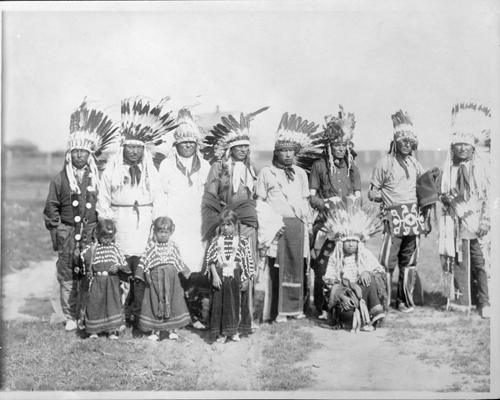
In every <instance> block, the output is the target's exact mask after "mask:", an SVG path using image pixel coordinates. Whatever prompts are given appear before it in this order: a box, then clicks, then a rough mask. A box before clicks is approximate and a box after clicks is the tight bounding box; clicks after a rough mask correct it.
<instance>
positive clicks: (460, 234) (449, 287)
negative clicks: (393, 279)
mask: <svg viewBox="0 0 500 400" xmlns="http://www.w3.org/2000/svg"><path fill="white" fill-rule="evenodd" d="M490 124H491V113H490V109H489V108H487V107H485V106H482V105H478V104H475V103H459V104H457V105H455V106H454V107H453V109H452V123H451V141H450V142H451V143H450V144H451V145H450V151H449V154H448V157H447V159H446V161H445V164H444V167H443V175H442V178H441V183H440V193H441V196H440V199H441V202H442V204H443V207H442V214H441V216H440V220H439V254H440V255H441V263H442V267H443V283H444V291H445V295H446V297H447V308H448V309H449V308H452V307H453V308H459V309H465V311H466V312H469V311H470V309H471V306H472V305H473V304H475V305H476V307H477V310H478V312H479V314H480V315H481V316H482V317H483V318H489V317H490V303H489V295H488V271H487V266H486V265H485V255H488V253H489V246H490V238H489V235H488V233H489V231H490V215H489V203H488V202H489V187H490V172H489V159H488V151H487V150H486V151H481V147H483V148H487V147H488V146H489V140H490V134H491V125H490ZM473 282H475V285H473Z"/></svg>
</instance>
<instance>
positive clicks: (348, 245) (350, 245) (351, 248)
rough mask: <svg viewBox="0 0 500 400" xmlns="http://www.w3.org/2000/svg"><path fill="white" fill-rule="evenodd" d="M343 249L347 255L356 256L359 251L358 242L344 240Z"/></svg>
mask: <svg viewBox="0 0 500 400" xmlns="http://www.w3.org/2000/svg"><path fill="white" fill-rule="evenodd" d="M342 247H343V248H342V249H343V250H344V254H345V255H351V254H354V253H356V251H358V241H357V240H352V239H348V240H344V244H343V246H342Z"/></svg>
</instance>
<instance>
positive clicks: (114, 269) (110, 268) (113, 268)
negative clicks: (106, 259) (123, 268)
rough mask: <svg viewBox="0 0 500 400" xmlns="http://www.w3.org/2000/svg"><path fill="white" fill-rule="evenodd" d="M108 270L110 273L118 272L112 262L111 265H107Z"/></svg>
mask: <svg viewBox="0 0 500 400" xmlns="http://www.w3.org/2000/svg"><path fill="white" fill-rule="evenodd" d="M108 272H110V273H112V274H116V273H117V272H118V265H117V264H114V265H112V266H111V267H109V271H108Z"/></svg>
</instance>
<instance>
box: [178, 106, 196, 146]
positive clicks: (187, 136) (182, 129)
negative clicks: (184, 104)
mask: <svg viewBox="0 0 500 400" xmlns="http://www.w3.org/2000/svg"><path fill="white" fill-rule="evenodd" d="M176 124H177V128H176V129H175V131H174V143H175V144H177V143H183V142H196V143H198V142H199V141H200V139H201V131H200V128H199V126H198V125H197V124H196V122H195V121H194V119H193V116H192V115H191V111H189V109H187V108H181V109H180V110H179V112H178V114H177V120H176Z"/></svg>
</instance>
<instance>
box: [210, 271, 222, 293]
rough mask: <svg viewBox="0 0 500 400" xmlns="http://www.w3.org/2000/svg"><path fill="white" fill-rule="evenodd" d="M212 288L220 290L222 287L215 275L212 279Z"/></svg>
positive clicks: (217, 275) (217, 276)
mask: <svg viewBox="0 0 500 400" xmlns="http://www.w3.org/2000/svg"><path fill="white" fill-rule="evenodd" d="M212 286H213V287H214V288H216V289H220V288H221V286H222V281H221V280H220V278H219V274H215V275H214V276H213V278H212Z"/></svg>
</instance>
